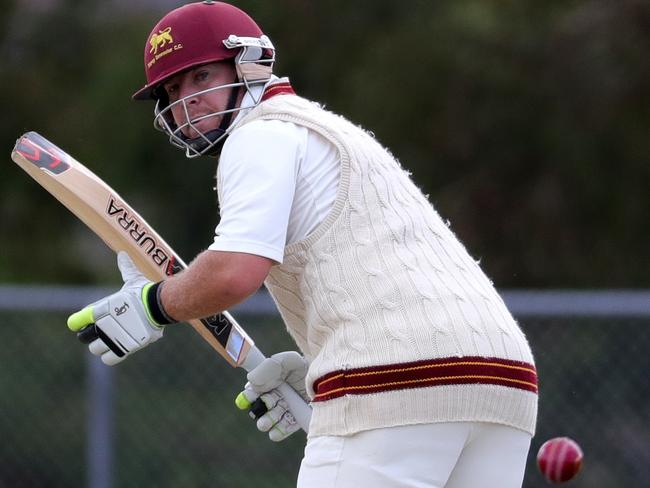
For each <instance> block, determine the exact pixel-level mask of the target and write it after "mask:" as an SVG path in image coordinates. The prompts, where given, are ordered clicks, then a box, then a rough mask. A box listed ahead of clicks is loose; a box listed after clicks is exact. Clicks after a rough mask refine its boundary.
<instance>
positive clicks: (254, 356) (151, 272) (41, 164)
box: [11, 132, 311, 432]
mask: <svg viewBox="0 0 650 488" xmlns="http://www.w3.org/2000/svg"><path fill="white" fill-rule="evenodd" d="M11 158H12V159H13V160H14V162H16V163H17V164H18V165H19V166H20V167H21V168H22V169H23V170H25V171H26V172H27V173H28V174H29V175H30V176H31V177H32V178H34V179H35V180H36V181H37V182H38V183H39V184H40V185H41V186H42V187H43V188H45V189H46V190H47V191H48V192H50V193H51V194H52V195H53V196H54V198H56V199H57V200H59V202H61V203H62V204H63V205H65V206H66V207H67V208H68V210H70V211H71V212H72V213H73V214H74V215H76V216H77V217H78V218H79V219H80V220H81V221H82V222H83V223H84V224H86V225H87V226H88V227H89V228H90V229H91V230H92V231H93V232H94V233H95V234H97V235H98V236H99V237H100V238H101V239H102V240H103V241H104V242H105V243H106V244H107V245H108V247H110V248H111V249H112V250H113V251H115V252H116V253H117V252H119V251H126V252H127V253H128V254H129V256H130V257H131V259H132V260H133V262H134V263H135V264H136V265H137V266H138V268H139V269H140V271H142V273H144V275H145V276H146V277H147V278H148V279H150V280H151V281H160V280H162V279H164V278H166V277H168V276H171V275H173V274H174V273H177V272H179V271H181V270H182V269H184V268H185V267H186V265H185V263H184V262H183V260H182V259H181V258H180V257H179V256H178V255H177V254H176V253H175V252H174V251H173V249H172V248H171V247H170V246H169V245H168V244H167V243H166V242H165V241H164V240H163V239H162V237H160V236H159V235H158V234H157V233H156V231H155V230H154V229H153V228H152V227H151V226H150V225H149V224H148V223H147V222H146V221H145V220H144V219H143V218H142V217H141V216H140V215H139V214H138V213H137V212H136V211H135V210H133V209H132V208H131V207H130V206H129V205H128V204H127V203H126V202H125V201H124V200H123V199H122V198H121V197H120V196H119V195H118V194H117V192H115V190H113V189H112V188H111V187H110V186H108V185H107V184H106V183H105V182H104V181H103V180H102V179H101V178H99V177H98V176H97V175H95V174H94V173H93V172H92V171H90V170H89V169H88V168H86V167H85V166H84V165H83V164H81V163H80V162H79V161H77V160H75V159H74V158H73V157H72V156H70V155H69V154H67V153H66V152H65V151H63V150H61V149H59V148H58V147H57V146H55V145H54V144H52V143H51V142H50V141H48V140H47V139H46V138H44V137H43V136H41V135H39V134H38V133H36V132H27V133H26V134H24V135H23V136H22V137H20V139H18V141H17V142H16V146H15V147H14V150H13V151H12V153H11ZM189 323H190V325H191V326H192V327H193V328H194V330H196V332H198V333H199V334H200V335H201V337H203V339H205V340H206V341H207V342H208V343H209V344H210V345H211V346H212V347H213V348H214V349H215V350H216V351H217V352H218V353H219V354H221V356H223V358H224V359H225V360H226V361H227V362H228V364H230V365H231V366H233V367H241V368H244V369H245V370H246V371H250V370H251V369H253V368H254V367H255V366H257V365H258V364H260V363H261V362H262V361H263V360H264V355H263V354H262V353H261V352H260V350H259V349H258V348H257V347H256V346H255V343H254V342H253V340H252V339H251V338H250V337H249V336H248V334H246V332H245V331H244V329H243V328H242V327H241V326H240V325H239V324H238V323H237V321H236V320H235V319H234V318H233V317H232V316H231V315H230V314H229V313H228V312H225V311H224V312H222V313H220V314H217V315H214V316H212V317H208V318H204V319H200V320H198V319H197V320H190V321H189ZM278 389H279V390H280V393H281V394H282V395H283V397H284V399H285V400H286V401H287V403H288V404H289V407H290V408H291V412H292V413H293V414H294V416H295V417H296V420H297V422H298V424H299V425H300V426H301V427H302V429H303V430H304V431H305V432H307V430H308V427H309V420H310V418H311V407H310V406H309V405H308V404H307V403H306V402H305V401H304V400H303V399H302V397H300V395H298V393H296V391H295V390H293V389H292V388H291V387H290V386H289V385H287V384H286V383H285V384H282V385H281V386H280V387H279V388H278Z"/></svg>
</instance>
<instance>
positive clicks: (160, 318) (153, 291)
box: [142, 281, 178, 326]
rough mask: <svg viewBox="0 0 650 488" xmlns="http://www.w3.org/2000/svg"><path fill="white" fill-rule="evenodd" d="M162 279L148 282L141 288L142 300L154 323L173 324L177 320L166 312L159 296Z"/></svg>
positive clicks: (159, 324)
mask: <svg viewBox="0 0 650 488" xmlns="http://www.w3.org/2000/svg"><path fill="white" fill-rule="evenodd" d="M162 283H163V282H162V281H159V282H158V283H149V284H147V285H146V286H145V287H144V288H143V289H142V302H143V303H144V307H145V309H146V311H147V315H148V316H149V320H151V321H152V322H153V323H154V325H158V326H162V325H168V324H175V323H176V322H178V320H176V319H174V318H173V317H172V316H171V315H169V314H168V313H167V311H166V310H165V308H164V307H163V304H162V300H161V298H160V291H161V290H162Z"/></svg>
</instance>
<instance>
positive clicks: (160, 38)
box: [149, 27, 174, 54]
mask: <svg viewBox="0 0 650 488" xmlns="http://www.w3.org/2000/svg"><path fill="white" fill-rule="evenodd" d="M171 31H172V28H171V27H167V28H166V29H163V30H159V31H158V33H155V32H154V33H153V34H151V39H149V45H150V46H151V49H149V53H151V54H156V53H157V52H158V49H160V48H162V47H165V45H166V44H172V43H173V42H174V38H173V37H172V34H171Z"/></svg>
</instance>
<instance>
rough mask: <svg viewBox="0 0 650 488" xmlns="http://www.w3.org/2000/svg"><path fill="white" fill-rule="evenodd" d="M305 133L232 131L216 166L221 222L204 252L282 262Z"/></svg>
mask: <svg viewBox="0 0 650 488" xmlns="http://www.w3.org/2000/svg"><path fill="white" fill-rule="evenodd" d="M305 144H306V131H305V130H304V129H303V128H299V127H297V126H296V125H294V124H292V123H290V122H283V121H278V120H256V121H253V122H251V123H249V124H246V125H244V126H243V127H241V128H239V129H237V130H235V131H234V132H233V133H232V134H231V135H230V136H229V137H228V139H227V141H226V143H225V144H224V147H223V150H222V153H221V158H220V160H219V173H220V175H219V179H220V183H219V206H220V214H221V220H220V222H219V225H217V228H216V230H215V238H214V242H213V243H212V245H210V247H209V248H208V249H210V250H215V251H230V252H242V253H249V254H255V255H258V256H264V257H267V258H269V259H272V260H274V261H276V262H278V263H281V262H282V259H283V256H284V248H285V245H286V241H287V227H288V224H289V218H290V213H291V207H292V203H293V198H294V193H295V191H296V180H297V175H298V171H299V168H300V162H301V158H302V156H303V155H304V151H305Z"/></svg>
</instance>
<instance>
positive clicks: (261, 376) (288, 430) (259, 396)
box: [235, 351, 309, 442]
mask: <svg viewBox="0 0 650 488" xmlns="http://www.w3.org/2000/svg"><path fill="white" fill-rule="evenodd" d="M308 366H309V364H308V363H307V361H306V360H305V358H304V357H302V356H301V355H300V354H298V353H297V352H295V351H286V352H280V353H278V354H274V355H273V356H271V357H269V358H266V359H265V360H264V361H262V362H261V363H260V364H259V365H258V366H257V367H256V368H254V369H253V370H252V371H250V372H249V373H248V376H247V378H248V383H246V385H245V386H244V391H242V392H241V393H240V394H239V395H238V396H237V399H236V400H235V404H236V405H237V407H238V408H239V409H240V410H248V411H249V415H250V416H251V417H252V418H254V419H256V420H257V428H258V430H260V431H262V432H268V435H269V439H271V440H272V441H274V442H279V441H282V440H284V439H286V438H287V437H289V436H290V435H291V434H293V433H294V432H295V431H297V430H299V429H300V426H299V425H298V423H297V422H296V419H295V418H294V416H293V414H292V413H291V410H290V409H289V406H288V405H287V402H285V401H284V398H283V397H282V394H281V393H280V392H279V391H278V390H276V388H277V387H278V386H280V384H282V383H283V382H286V383H288V384H289V386H291V387H292V388H293V389H294V390H296V392H298V394H299V395H300V396H301V397H302V398H303V399H304V400H305V401H306V402H309V397H308V396H307V391H306V386H305V376H306V375H307V368H308Z"/></svg>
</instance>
